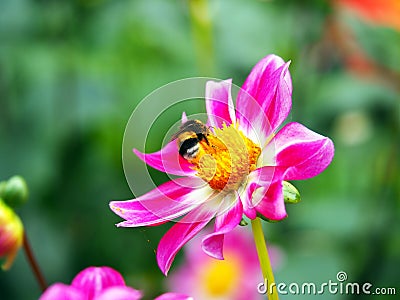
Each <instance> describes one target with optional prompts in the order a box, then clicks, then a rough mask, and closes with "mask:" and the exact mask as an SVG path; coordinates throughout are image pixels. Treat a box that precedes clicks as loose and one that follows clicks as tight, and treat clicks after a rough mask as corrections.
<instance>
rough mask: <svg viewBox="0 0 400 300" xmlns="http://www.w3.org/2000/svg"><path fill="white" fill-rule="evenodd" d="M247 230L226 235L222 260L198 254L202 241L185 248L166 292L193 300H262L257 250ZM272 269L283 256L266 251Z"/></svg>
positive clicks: (272, 250)
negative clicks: (223, 258) (180, 262)
mask: <svg viewBox="0 0 400 300" xmlns="http://www.w3.org/2000/svg"><path fill="white" fill-rule="evenodd" d="M247 229H248V228H243V227H240V228H235V229H234V230H232V231H231V232H230V233H228V234H226V235H225V240H224V257H225V260H217V259H213V258H211V257H210V256H208V255H206V254H205V253H204V252H203V251H202V250H201V239H200V238H199V237H195V238H194V239H193V240H191V241H190V242H189V243H187V244H186V245H185V247H184V250H185V256H184V260H183V262H182V264H181V265H179V267H178V268H177V269H176V270H174V272H173V273H172V274H170V275H169V276H168V278H167V279H166V280H167V285H168V287H169V289H171V290H174V291H176V292H180V293H184V294H185V293H190V295H191V296H192V297H193V298H194V299H209V300H213V299H214V300H216V299H218V300H223V299H229V300H261V299H264V298H265V296H264V295H261V294H260V293H259V292H258V291H257V288H255V287H257V285H258V284H259V283H260V282H263V277H262V274H261V271H260V265H259V262H258V256H257V251H256V247H255V245H254V241H253V237H252V235H251V233H250V231H249V230H247ZM268 252H269V254H270V256H271V262H272V266H273V267H274V268H276V267H278V266H279V265H280V263H281V260H282V252H281V251H279V250H278V249H277V248H276V247H269V249H268Z"/></svg>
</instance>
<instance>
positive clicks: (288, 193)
mask: <svg viewBox="0 0 400 300" xmlns="http://www.w3.org/2000/svg"><path fill="white" fill-rule="evenodd" d="M282 184H283V199H284V201H285V203H290V204H296V203H299V202H300V201H301V197H300V193H299V191H298V190H297V189H296V188H295V187H294V185H293V184H291V183H290V182H287V181H282Z"/></svg>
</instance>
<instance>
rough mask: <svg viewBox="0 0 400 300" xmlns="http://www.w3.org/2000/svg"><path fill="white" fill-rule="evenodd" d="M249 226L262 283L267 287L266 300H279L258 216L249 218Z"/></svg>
mask: <svg viewBox="0 0 400 300" xmlns="http://www.w3.org/2000/svg"><path fill="white" fill-rule="evenodd" d="M251 227H252V229H253V236H254V242H255V244H256V248H257V254H258V259H259V261H260V266H261V272H262V274H263V277H264V284H265V285H266V286H265V288H266V289H267V295H268V300H279V296H278V292H277V291H276V283H275V279H274V273H273V272H272V268H271V263H270V259H269V255H268V250H267V245H266V243H265V238H264V233H263V230H262V226H261V220H260V218H255V219H254V220H251Z"/></svg>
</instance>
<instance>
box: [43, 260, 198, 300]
mask: <svg viewBox="0 0 400 300" xmlns="http://www.w3.org/2000/svg"><path fill="white" fill-rule="evenodd" d="M141 298H142V292H140V291H138V290H135V289H134V288H131V287H129V286H126V285H125V281H124V279H123V277H122V276H121V274H119V273H118V272H117V271H116V270H114V269H112V268H110V267H88V268H86V269H84V270H83V271H81V272H80V273H78V275H76V276H75V278H74V279H73V280H72V284H71V285H66V284H63V283H55V284H53V285H52V286H50V287H49V288H48V289H47V290H46V291H45V292H44V293H43V295H42V296H41V297H40V299H39V300H136V299H141ZM190 299H192V298H190V297H187V296H185V295H182V294H174V293H167V294H164V295H161V296H159V297H157V298H156V300H190Z"/></svg>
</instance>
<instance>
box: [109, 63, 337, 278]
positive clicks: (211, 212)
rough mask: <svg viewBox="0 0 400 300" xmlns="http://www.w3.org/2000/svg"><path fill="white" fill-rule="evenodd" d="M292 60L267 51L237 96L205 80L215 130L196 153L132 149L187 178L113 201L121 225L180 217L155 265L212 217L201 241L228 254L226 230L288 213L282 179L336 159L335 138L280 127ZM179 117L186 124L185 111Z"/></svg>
mask: <svg viewBox="0 0 400 300" xmlns="http://www.w3.org/2000/svg"><path fill="white" fill-rule="evenodd" d="M288 68H289V63H285V62H284V61H283V60H282V59H281V58H280V57H278V56H275V55H268V56H266V57H265V58H263V59H262V60H261V61H260V62H258V63H257V64H256V66H255V67H254V68H253V70H252V71H251V73H250V75H249V76H248V77H247V79H246V81H245V82H244V84H243V86H242V88H241V89H240V90H239V92H238V94H237V98H236V107H235V106H234V104H233V101H232V96H231V84H232V81H231V79H229V80H224V81H220V82H216V81H209V82H207V84H206V87H205V88H206V93H205V106H206V110H207V115H208V122H207V125H208V126H209V131H210V133H209V134H207V136H206V137H207V138H206V139H202V140H199V147H198V149H197V151H198V153H197V155H196V156H195V157H190V158H189V159H184V158H183V157H182V156H180V155H179V149H178V146H177V142H176V141H175V140H173V141H171V142H169V143H168V144H167V145H166V146H165V147H164V148H163V149H161V150H160V151H158V152H155V153H151V154H144V153H141V152H139V151H137V150H136V149H134V152H135V154H136V155H137V156H138V157H139V158H140V159H142V160H143V161H144V162H145V163H146V164H148V165H149V166H151V167H153V168H155V169H157V170H160V171H162V172H166V173H168V174H172V175H178V176H183V177H180V178H177V179H173V180H171V181H169V182H166V183H164V184H162V185H160V186H159V187H157V188H155V189H154V190H152V191H150V192H148V193H146V194H144V195H142V196H140V197H137V198H136V199H133V200H128V201H112V202H111V203H110V208H111V210H112V211H113V212H114V213H116V214H117V215H119V216H120V217H122V218H123V219H125V221H123V222H121V223H119V224H117V226H122V227H138V226H148V225H157V224H161V223H165V222H167V221H171V220H174V219H176V218H178V217H182V216H183V217H182V218H180V219H179V221H178V222H177V223H176V224H175V225H174V226H173V227H172V228H171V229H170V230H169V231H168V232H167V233H166V234H165V235H164V236H163V237H162V239H161V241H160V243H159V245H158V248H157V262H158V265H159V267H160V269H161V271H162V272H163V273H164V274H165V275H167V273H168V270H169V269H170V267H171V264H172V262H173V260H174V257H175V255H176V254H177V252H178V251H179V250H180V249H181V248H182V246H183V245H184V244H185V243H186V242H187V241H189V240H190V239H191V238H193V237H194V236H195V235H196V234H197V233H199V232H200V231H201V229H202V228H204V227H205V226H206V225H207V223H209V222H210V221H211V220H212V219H213V218H215V226H214V232H213V233H210V234H208V235H206V236H205V237H204V238H203V240H202V249H203V251H204V252H205V253H207V254H208V255H210V256H212V257H214V258H217V259H223V251H222V248H223V241H224V235H225V234H226V233H228V232H230V231H231V230H232V229H234V228H235V227H236V226H237V225H238V224H239V223H240V222H241V220H242V217H243V215H244V216H246V217H248V218H250V219H251V220H253V219H255V218H256V217H257V216H258V215H259V216H262V217H263V218H266V219H270V220H282V219H284V218H285V217H286V216H287V214H286V210H285V204H284V196H283V191H282V186H283V181H286V180H302V179H308V178H310V177H313V176H316V175H317V174H319V173H321V172H322V171H323V170H324V169H325V168H326V167H327V166H328V165H329V163H330V162H331V160H332V157H333V152H334V148H333V143H332V141H331V140H330V139H329V138H327V137H324V136H322V135H320V134H317V133H315V132H313V131H311V130H310V129H307V128H306V127H305V126H303V125H301V124H299V123H294V122H293V123H288V124H286V125H284V126H283V127H282V128H281V129H280V130H279V131H278V127H279V126H280V125H281V124H282V122H283V121H284V120H285V119H286V117H287V115H288V114H289V111H290V108H291V103H292V99H291V96H292V81H291V77H290V73H289V70H288ZM182 122H183V123H185V122H186V115H185V114H183V116H182Z"/></svg>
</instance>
